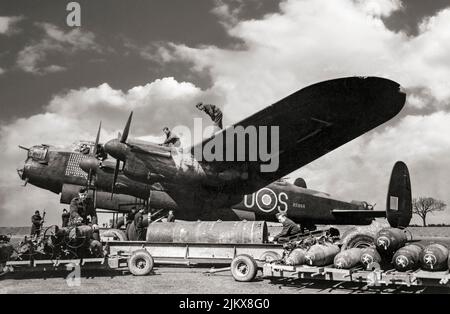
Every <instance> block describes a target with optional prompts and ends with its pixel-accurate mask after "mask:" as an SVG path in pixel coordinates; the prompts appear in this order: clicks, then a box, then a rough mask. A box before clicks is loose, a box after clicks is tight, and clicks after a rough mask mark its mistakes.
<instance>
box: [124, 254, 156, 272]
mask: <svg viewBox="0 0 450 314" xmlns="http://www.w3.org/2000/svg"><path fill="white" fill-rule="evenodd" d="M154 265H155V263H154V260H153V257H152V256H151V255H150V253H149V252H147V251H146V250H138V251H135V252H133V254H131V256H130V259H129V260H128V269H129V270H130V272H131V273H132V274H133V275H135V276H145V275H148V274H149V273H150V272H151V271H152V269H153V266H154Z"/></svg>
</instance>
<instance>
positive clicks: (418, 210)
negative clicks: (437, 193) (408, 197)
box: [412, 197, 447, 227]
mask: <svg viewBox="0 0 450 314" xmlns="http://www.w3.org/2000/svg"><path fill="white" fill-rule="evenodd" d="M412 205H413V208H412V212H413V214H414V215H417V216H419V217H420V218H421V219H422V224H423V226H424V227H427V216H428V214H430V213H434V212H438V211H443V210H445V208H446V207H447V204H445V203H444V202H443V201H441V200H437V199H434V198H432V197H417V198H414V199H413V204H412ZM429 226H430V227H431V226H435V227H441V226H442V227H444V226H446V224H434V225H429Z"/></svg>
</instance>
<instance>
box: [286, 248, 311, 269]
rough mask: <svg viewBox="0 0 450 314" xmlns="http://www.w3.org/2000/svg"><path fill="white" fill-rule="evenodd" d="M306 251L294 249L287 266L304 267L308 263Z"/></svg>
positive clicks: (287, 260) (288, 258) (287, 259)
mask: <svg viewBox="0 0 450 314" xmlns="http://www.w3.org/2000/svg"><path fill="white" fill-rule="evenodd" d="M305 256H306V251H305V250H303V249H300V248H296V249H294V250H293V251H292V252H291V253H289V256H288V257H287V258H286V265H292V266H295V265H303V264H305V263H306V258H305Z"/></svg>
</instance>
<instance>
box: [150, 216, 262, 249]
mask: <svg viewBox="0 0 450 314" xmlns="http://www.w3.org/2000/svg"><path fill="white" fill-rule="evenodd" d="M267 233H268V232H267V224H266V223H265V222H264V221H200V222H180V223H164V222H158V223H152V224H150V225H149V226H148V228H147V241H148V242H164V243H167V242H169V243H170V242H174V243H186V242H188V243H248V244H258V243H264V242H265V241H266V239H267Z"/></svg>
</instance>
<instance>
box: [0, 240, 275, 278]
mask: <svg viewBox="0 0 450 314" xmlns="http://www.w3.org/2000/svg"><path fill="white" fill-rule="evenodd" d="M103 246H104V250H105V257H102V258H80V259H67V260H65V259H59V260H50V259H45V260H38V259H34V260H33V259H32V260H26V261H7V262H6V264H5V265H4V266H3V267H1V268H0V272H1V270H2V269H3V271H4V272H3V273H2V275H3V274H5V273H8V272H24V271H28V272H50V271H58V270H59V271H62V270H66V271H70V270H72V269H74V267H77V266H79V267H80V269H81V270H84V269H91V270H128V271H130V272H131V273H132V274H133V275H136V276H143V275H147V274H150V273H151V271H152V270H153V267H154V265H179V266H187V267H189V266H195V265H200V264H202V265H229V266H230V267H229V268H228V269H231V272H232V274H233V277H234V278H235V279H236V280H238V281H250V280H252V279H254V278H255V276H256V273H257V271H258V268H261V267H262V265H264V263H266V262H270V261H273V260H278V259H280V258H281V257H282V254H283V247H282V245H278V244H229V243H151V242H144V241H107V242H104V243H103Z"/></svg>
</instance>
